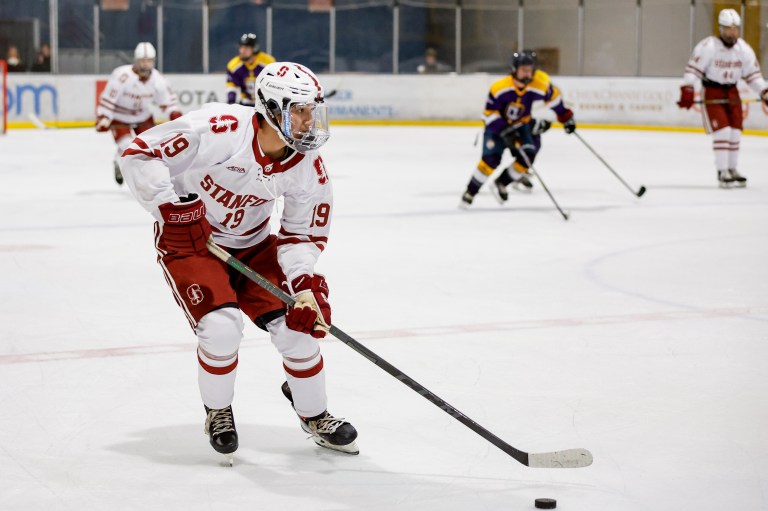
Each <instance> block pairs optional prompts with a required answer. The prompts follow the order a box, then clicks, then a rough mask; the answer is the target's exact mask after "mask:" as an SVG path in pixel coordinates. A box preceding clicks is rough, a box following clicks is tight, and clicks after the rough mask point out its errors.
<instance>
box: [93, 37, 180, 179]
mask: <svg viewBox="0 0 768 511" xmlns="http://www.w3.org/2000/svg"><path fill="white" fill-rule="evenodd" d="M155 56H156V52H155V47H154V46H152V44H151V43H139V44H138V45H137V46H136V50H135V51H134V62H133V64H127V65H125V66H120V67H118V68H116V69H115V70H114V71H112V75H111V76H110V77H109V82H107V86H106V87H105V89H104V92H103V93H102V94H101V97H100V98H99V105H98V107H97V108H96V131H112V136H113V137H114V139H115V142H116V143H117V153H116V155H115V161H114V171H115V181H117V184H119V185H121V184H123V176H122V174H121V173H120V167H119V166H118V163H117V160H118V158H119V157H120V155H121V154H123V151H125V150H126V149H127V148H128V145H129V144H130V143H131V140H133V137H135V136H136V135H137V134H139V133H142V132H144V131H146V130H148V129H149V128H151V127H152V126H154V125H155V120H154V118H153V116H152V104H155V105H157V106H158V107H159V108H160V110H162V111H163V112H168V117H170V119H171V120H173V119H176V118H177V117H180V116H181V111H179V105H178V102H177V100H176V94H175V93H174V92H173V90H172V89H171V87H170V85H168V82H166V80H165V78H164V77H163V75H162V74H160V71H158V70H157V69H155Z"/></svg>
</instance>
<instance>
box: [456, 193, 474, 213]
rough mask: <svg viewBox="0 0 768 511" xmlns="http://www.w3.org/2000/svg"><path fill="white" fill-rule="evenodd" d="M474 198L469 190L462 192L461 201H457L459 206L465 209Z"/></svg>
mask: <svg viewBox="0 0 768 511" xmlns="http://www.w3.org/2000/svg"><path fill="white" fill-rule="evenodd" d="M473 200H475V196H474V195H473V194H471V193H469V192H464V195H462V196H461V202H459V207H460V208H462V209H467V208H469V207H470V206H471V205H472V201H473Z"/></svg>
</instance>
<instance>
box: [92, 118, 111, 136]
mask: <svg viewBox="0 0 768 511" xmlns="http://www.w3.org/2000/svg"><path fill="white" fill-rule="evenodd" d="M111 125H112V119H108V118H106V117H104V116H103V115H101V116H99V117H98V119H96V131H98V132H99V133H103V132H105V131H109V127H110V126H111Z"/></svg>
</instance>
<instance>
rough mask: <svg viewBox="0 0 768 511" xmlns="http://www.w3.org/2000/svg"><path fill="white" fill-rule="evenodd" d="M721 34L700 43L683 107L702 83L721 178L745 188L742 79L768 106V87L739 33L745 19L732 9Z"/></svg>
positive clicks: (692, 61)
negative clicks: (741, 147)
mask: <svg viewBox="0 0 768 511" xmlns="http://www.w3.org/2000/svg"><path fill="white" fill-rule="evenodd" d="M718 25H720V37H715V36H709V37H707V38H706V39H704V40H702V41H701V42H700V43H699V44H697V45H696V48H694V50H693V55H691V59H690V60H689V61H688V65H687V66H686V68H685V74H684V75H683V81H684V85H683V86H682V87H681V88H680V101H678V103H677V104H678V106H680V108H685V109H689V108H691V106H693V103H694V100H693V96H694V85H696V84H697V83H698V82H699V81H700V82H701V83H702V85H703V94H702V97H703V103H704V104H703V108H702V109H701V111H702V114H703V117H704V128H705V129H706V131H707V133H711V134H712V142H713V144H712V145H713V149H714V152H715V167H716V168H717V179H718V181H719V183H720V186H721V187H723V188H726V187H730V186H732V185H736V186H746V184H747V178H746V177H744V176H742V175H741V174H740V173H739V172H738V170H737V167H738V163H739V141H740V140H741V130H742V129H743V118H744V115H743V111H742V104H741V98H740V97H739V89H738V87H737V82H738V81H739V80H740V79H743V80H744V81H746V82H747V84H748V85H749V86H750V88H752V90H754V91H755V92H757V93H758V94H759V95H760V98H761V99H762V100H763V101H764V102H765V104H766V105H768V87H766V83H765V80H764V79H763V75H762V73H761V72H760V64H758V62H757V57H755V52H754V50H752V47H751V46H749V44H747V42H746V41H744V40H743V39H741V38H740V37H739V33H740V27H741V17H740V16H739V14H738V13H737V12H736V11H734V10H733V9H723V10H722V11H720V14H719V16H718Z"/></svg>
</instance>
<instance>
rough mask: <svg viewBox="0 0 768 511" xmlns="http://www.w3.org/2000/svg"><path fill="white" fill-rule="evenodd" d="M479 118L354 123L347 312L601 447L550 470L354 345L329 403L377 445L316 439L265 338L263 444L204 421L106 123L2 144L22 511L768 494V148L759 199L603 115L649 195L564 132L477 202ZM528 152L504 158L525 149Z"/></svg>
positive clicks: (450, 390) (260, 388)
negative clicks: (221, 443)
mask: <svg viewBox="0 0 768 511" xmlns="http://www.w3.org/2000/svg"><path fill="white" fill-rule="evenodd" d="M478 131H479V130H478V129H475V128H436V127H431V128H428V127H350V126H339V127H334V128H333V135H332V138H331V141H330V142H329V143H328V144H327V146H326V147H325V148H324V150H323V153H324V159H325V161H326V164H327V167H328V169H329V172H330V175H331V177H332V180H333V182H334V186H335V197H336V198H335V201H336V202H335V211H334V218H333V228H332V234H331V238H330V242H329V245H328V249H327V250H326V251H325V253H324V254H323V256H322V257H321V259H320V262H319V265H318V268H317V269H318V270H319V271H322V272H324V273H325V274H326V276H327V279H328V282H329V285H330V289H331V294H330V301H331V304H332V306H333V314H334V316H333V318H334V323H335V324H336V325H337V326H338V327H340V328H341V329H342V330H344V331H346V332H347V333H349V334H350V335H352V336H353V337H355V338H356V339H357V340H358V341H360V342H362V343H363V344H364V345H366V346H367V347H368V348H370V349H372V350H373V351H375V352H376V353H378V354H379V355H381V356H382V357H384V358H385V359H386V360H387V361H389V362H390V363H392V364H394V365H395V366H396V367H397V368H399V369H400V370H402V371H403V372H405V373H406V374H408V375H410V376H411V377H413V378H415V379H416V380H417V381H419V382H420V383H422V384H423V385H425V386H426V387H427V388H428V389H430V390H431V391H432V392H434V393H436V394H437V395H439V396H440V397H442V398H444V399H445V400H446V401H448V402H449V403H451V404H452V405H453V406H455V407H456V408H458V409H459V410H461V411H462V412H464V413H465V414H466V415H468V416H469V417H471V418H472V419H474V420H475V421H477V422H479V423H480V424H481V425H483V426H484V427H486V428H487V429H489V430H490V431H492V432H494V433H495V434H497V435H498V436H500V437H501V438H502V439H504V440H505V441H507V442H508V443H510V444H512V445H513V446H515V447H517V448H520V449H523V450H526V451H533V452H538V451H551V450H559V449H568V448H576V447H584V448H587V449H589V450H591V451H592V453H593V455H594V460H595V461H594V464H593V465H592V466H591V467H588V468H582V469H572V470H567V469H531V468H527V467H524V466H523V465H520V464H519V463H517V462H516V461H514V460H513V459H512V458H510V457H509V456H507V455H506V454H504V453H503V452H501V451H500V450H498V449H497V448H495V447H494V446H492V445H490V444H489V443H488V442H486V441H485V440H483V439H482V438H480V437H479V436H478V435H476V434H475V433H473V432H472V431H470V430H469V429H467V428H466V427H465V426H463V425H462V424H460V423H459V422H457V421H456V420H454V419H453V418H451V417H450V416H448V415H447V414H445V413H443V412H442V411H441V410H439V409H438V408H436V407H435V406H433V405H432V404H430V403H429V402H428V401H426V400H425V399H423V398H422V397H420V396H419V395H417V394H416V393H415V392H413V391H412V390H410V389H409V388H407V387H406V386H404V385H402V384H401V383H400V382H398V381H397V380H395V379H394V378H392V377H391V376H390V375H388V374H386V373H385V372H384V371H382V370H381V369H379V368H378V367H376V366H375V365H373V364H372V363H371V362H369V361H368V360H366V359H365V358H363V357H362V356H360V355H358V354H357V353H355V352H354V351H352V350H351V349H350V348H349V347H347V346H345V345H344V344H342V343H341V342H339V341H336V340H328V341H324V342H323V350H324V351H323V353H324V357H325V363H326V369H327V375H328V390H329V397H330V406H329V410H330V411H331V412H332V413H333V414H334V415H337V416H344V417H346V418H347V419H349V420H350V421H351V422H352V423H353V424H354V425H355V426H356V427H357V429H358V430H359V432H360V437H359V439H358V444H359V446H360V449H361V453H360V455H359V456H346V455H343V454H338V453H334V452H330V451H327V450H323V449H320V448H319V447H317V446H315V445H314V444H313V443H312V442H311V441H310V440H308V439H307V438H306V435H305V434H304V433H303V432H302V431H301V430H300V428H299V424H298V420H297V419H296V416H295V414H294V413H293V411H292V409H291V408H290V406H289V405H288V403H287V401H285V399H284V398H283V396H282V395H281V393H280V389H279V387H280V384H281V383H282V381H283V374H282V367H281V360H280V357H279V355H278V354H277V352H276V350H275V349H274V348H273V347H272V345H271V344H270V342H269V339H268V338H267V337H266V335H265V334H264V333H262V332H261V331H260V330H258V329H257V328H256V327H255V326H253V325H249V326H247V327H246V339H245V340H244V342H243V345H242V347H241V351H240V365H239V368H238V379H237V386H236V392H235V401H234V404H233V407H234V412H235V418H236V421H237V424H238V429H239V433H240V449H239V450H238V451H237V455H236V458H235V465H234V467H232V468H229V467H224V466H222V465H221V464H220V458H221V456H220V455H218V454H216V453H215V452H214V451H213V450H212V449H211V447H210V446H209V444H208V440H207V437H206V436H205V435H204V434H203V421H204V411H203V406H202V404H201V401H200V397H199V394H198V389H197V361H196V356H195V346H196V339H195V337H194V335H193V333H192V331H191V330H190V329H189V326H188V324H187V322H186V320H185V318H184V315H183V314H182V313H181V311H180V310H179V309H178V308H177V306H176V304H175V302H174V300H173V298H172V295H171V293H170V292H169V290H168V289H167V287H166V284H165V281H164V279H163V277H162V274H161V271H160V268H159V267H158V265H157V264H156V262H155V253H154V248H153V235H152V219H151V217H150V215H149V214H148V213H146V212H145V211H144V210H143V209H141V208H140V207H139V205H138V204H137V203H136V202H135V201H134V200H133V198H132V197H131V195H130V193H129V191H128V190H127V189H125V188H119V187H118V186H117V185H116V184H115V183H114V181H113V179H112V175H111V158H112V154H113V151H114V144H113V142H112V139H111V137H109V135H104V134H97V133H95V132H94V131H93V130H92V129H83V130H46V131H41V130H37V131H33V130H29V131H12V132H11V133H9V134H8V135H7V136H5V137H0V183H1V184H2V186H0V198H1V200H0V268H1V269H0V296H1V297H2V307H1V308H0V407H1V408H2V410H3V413H2V414H0V509H2V510H4V511H17V510H18V511H22V510H23V511H35V510H40V511H43V510H45V511H50V510H77V511H86V510H99V511H101V510H106V509H109V510H142V511H153V510H190V511H197V510H226V511H230V510H240V509H264V510H267V509H269V510H302V509H306V510H312V511H320V510H363V509H364V510H382V511H384V510H386V511H391V510H395V509H397V510H400V511H405V510H409V511H410V510H413V511H416V510H418V511H426V510H434V511H454V510H455V511H466V510H472V511H478V510H492V511H502V510H503V511H511V510H527V509H534V507H533V502H534V499H535V498H538V497H549V498H555V499H557V501H558V509H560V510H563V511H573V510H589V511H596V510H612V511H613V510H622V511H627V510H676V511H677V510H697V511H703V510H713V511H714V510H718V511H721V510H725V509H745V510H746V509H749V510H755V509H768V464H767V463H766V460H767V459H768V405H767V404H766V403H768V264H767V263H766V261H768V226H767V224H766V220H767V219H768V172H767V170H768V168H767V166H766V162H767V161H768V139H766V138H764V137H749V136H747V137H744V139H743V140H742V144H741V148H742V150H741V164H740V170H741V172H742V173H743V174H745V175H746V176H747V177H748V178H749V186H748V187H747V188H746V189H738V190H721V189H718V188H717V186H716V180H715V171H714V166H713V157H712V153H711V142H710V139H709V138H708V137H706V136H705V135H703V134H696V133H663V132H642V131H599V130H581V131H580V133H582V135H583V136H584V138H585V140H587V141H588V142H589V143H590V144H591V145H592V146H593V147H594V148H595V149H596V150H597V151H598V152H600V153H601V155H602V156H603V157H604V158H605V159H606V160H607V161H608V162H610V163H611V164H612V165H613V167H614V168H615V169H616V170H617V171H618V172H619V173H620V174H621V175H622V177H623V178H624V179H625V180H627V181H628V182H629V183H630V184H632V186H633V187H635V188H638V187H639V186H640V185H641V184H642V185H645V186H646V187H647V188H648V192H647V193H646V195H645V196H644V197H643V198H641V199H637V198H635V197H634V196H633V195H632V194H631V193H630V192H629V191H628V190H627V189H626V188H624V187H623V185H622V184H621V183H620V182H619V181H618V180H617V179H616V178H615V177H614V176H613V175H612V174H610V172H609V171H608V170H607V169H605V168H604V167H603V166H602V164H601V163H600V162H599V161H598V160H597V159H596V158H595V157H594V156H593V155H592V154H591V153H590V152H589V151H588V150H587V149H586V148H585V147H584V146H583V145H582V144H581V143H580V142H579V141H578V140H577V139H576V138H574V137H568V136H566V135H565V134H564V133H562V131H561V130H559V129H555V128H553V130H552V131H551V132H550V133H547V134H546V135H545V136H544V148H543V151H542V153H541V154H540V157H539V159H537V161H536V167H537V168H538V170H539V172H540V173H541V175H542V177H544V179H545V181H546V183H547V185H548V187H549V188H550V190H551V191H552V193H553V194H554V195H555V197H556V198H557V200H558V201H559V202H560V204H561V205H562V206H563V208H565V209H567V210H569V211H570V212H571V220H570V221H568V222H565V221H563V219H562V218H561V217H560V216H559V214H558V213H557V211H556V210H555V209H554V208H553V206H552V204H551V202H550V201H549V199H548V197H547V196H546V194H545V193H544V192H543V190H542V189H541V187H540V186H539V185H538V183H535V186H536V188H535V190H534V192H533V193H531V194H528V195H526V194H522V193H518V192H513V193H512V196H511V199H510V201H509V203H508V204H507V205H506V206H504V207H501V206H499V205H497V204H496V202H495V201H494V199H493V197H492V196H491V195H490V194H489V193H488V192H487V191H486V190H485V189H483V191H482V192H481V194H480V195H479V196H478V197H477V198H476V200H475V205H474V206H473V208H472V209H471V210H470V211H461V210H459V209H458V208H457V204H458V202H459V197H460V195H461V193H462V191H463V190H464V187H465V185H466V182H467V181H468V179H469V176H470V173H471V171H472V169H473V168H474V166H475V165H476V163H477V160H478V158H479V154H480V149H479V147H474V146H473V145H472V143H473V140H474V138H475V135H476V134H477V133H478ZM506 161H507V160H506V159H505V162H506Z"/></svg>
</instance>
